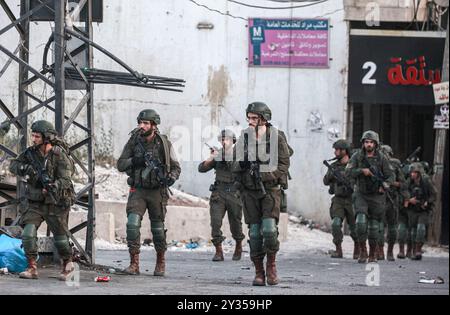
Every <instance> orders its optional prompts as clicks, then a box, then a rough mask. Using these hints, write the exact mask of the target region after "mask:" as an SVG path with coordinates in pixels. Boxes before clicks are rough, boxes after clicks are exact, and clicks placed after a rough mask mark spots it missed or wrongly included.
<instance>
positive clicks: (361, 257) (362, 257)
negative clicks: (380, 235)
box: [358, 242, 368, 264]
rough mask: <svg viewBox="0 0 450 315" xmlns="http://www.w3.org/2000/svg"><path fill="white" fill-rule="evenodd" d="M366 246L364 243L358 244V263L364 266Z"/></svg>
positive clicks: (366, 255)
mask: <svg viewBox="0 0 450 315" xmlns="http://www.w3.org/2000/svg"><path fill="white" fill-rule="evenodd" d="M367 257H368V254H367V245H366V242H361V243H359V259H358V263H360V264H365V263H366V262H367Z"/></svg>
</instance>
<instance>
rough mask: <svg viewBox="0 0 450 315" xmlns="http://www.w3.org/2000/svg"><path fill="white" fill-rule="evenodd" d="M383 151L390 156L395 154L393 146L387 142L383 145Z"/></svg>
mask: <svg viewBox="0 0 450 315" xmlns="http://www.w3.org/2000/svg"><path fill="white" fill-rule="evenodd" d="M381 151H383V152H384V153H385V154H387V155H388V156H390V157H392V156H394V150H392V147H391V146H389V145H387V144H383V145H382V146H381Z"/></svg>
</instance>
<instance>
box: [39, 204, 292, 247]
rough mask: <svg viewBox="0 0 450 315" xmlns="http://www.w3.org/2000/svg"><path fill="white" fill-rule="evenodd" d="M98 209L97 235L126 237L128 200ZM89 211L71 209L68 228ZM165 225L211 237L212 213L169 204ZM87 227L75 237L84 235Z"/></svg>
mask: <svg viewBox="0 0 450 315" xmlns="http://www.w3.org/2000/svg"><path fill="white" fill-rule="evenodd" d="M96 210H97V219H96V222H97V225H96V234H97V237H98V238H100V239H103V240H106V241H108V242H114V240H115V239H116V238H119V239H126V224H127V215H126V203H125V202H111V201H100V200H99V201H96ZM86 218H87V212H85V211H72V212H71V213H70V216H69V228H72V227H74V226H77V225H78V224H80V223H82V222H84V221H86ZM165 227H166V229H167V230H168V231H167V240H168V241H169V242H170V241H172V240H177V241H182V240H185V241H186V240H187V241H189V240H190V239H194V238H198V237H199V238H201V239H204V240H209V239H210V238H211V228H210V216H209V208H190V207H178V206H169V207H167V216H166V222H165ZM243 229H244V234H245V236H246V239H247V237H248V229H247V226H246V225H245V223H244V224H243ZM287 229H288V215H287V214H282V215H281V218H280V222H279V233H280V236H279V237H280V240H281V241H286V240H287V233H288V230H287ZM46 231H47V225H46V224H45V223H44V224H42V226H41V227H40V228H39V233H40V234H41V235H44V234H45V233H46ZM84 231H85V230H83V232H80V233H78V234H75V236H76V237H79V238H82V239H84V237H85V232H84ZM222 231H223V233H224V235H225V237H226V238H227V239H229V240H231V239H232V237H231V233H230V225H229V223H228V218H227V217H226V216H225V218H224V221H223V229H222ZM141 235H142V236H141V241H143V240H144V239H146V238H151V235H152V234H151V231H150V220H149V218H148V215H146V216H145V217H144V219H143V220H142V228H141Z"/></svg>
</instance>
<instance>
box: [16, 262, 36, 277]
mask: <svg viewBox="0 0 450 315" xmlns="http://www.w3.org/2000/svg"><path fill="white" fill-rule="evenodd" d="M27 260H28V268H27V270H25V271H24V272H21V273H20V274H19V277H20V278H22V279H38V272H37V263H36V258H28V259H27Z"/></svg>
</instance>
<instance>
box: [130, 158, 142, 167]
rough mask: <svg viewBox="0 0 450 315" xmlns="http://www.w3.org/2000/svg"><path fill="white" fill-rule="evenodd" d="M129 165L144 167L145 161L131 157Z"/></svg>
mask: <svg viewBox="0 0 450 315" xmlns="http://www.w3.org/2000/svg"><path fill="white" fill-rule="evenodd" d="M131 163H132V164H133V166H135V167H139V166H145V159H144V157H142V156H133V157H132V158H131Z"/></svg>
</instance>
